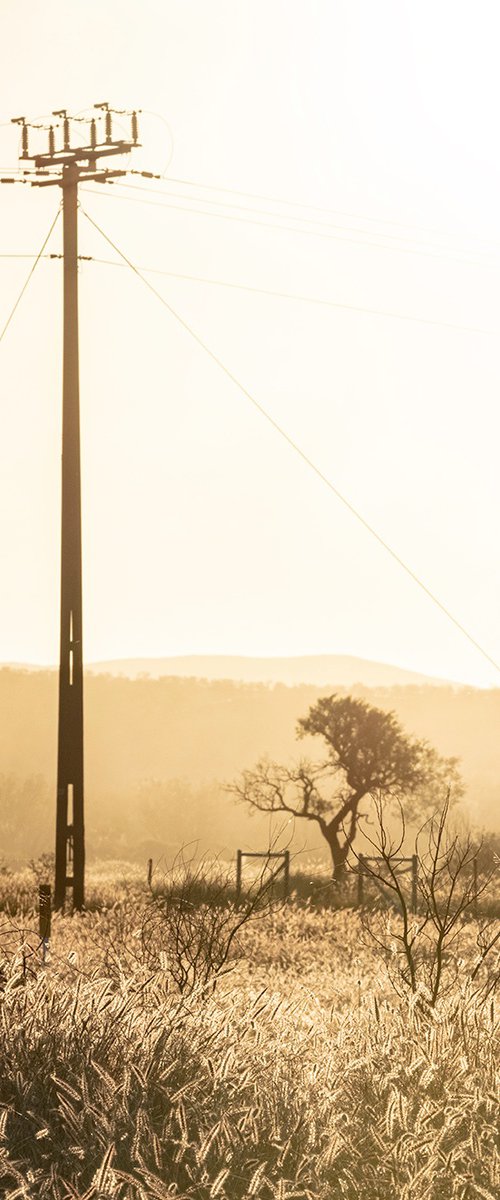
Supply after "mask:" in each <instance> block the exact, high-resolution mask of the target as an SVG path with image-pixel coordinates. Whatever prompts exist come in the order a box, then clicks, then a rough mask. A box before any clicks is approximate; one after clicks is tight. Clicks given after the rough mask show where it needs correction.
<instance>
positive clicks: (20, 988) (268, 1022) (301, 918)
mask: <svg viewBox="0 0 500 1200" xmlns="http://www.w3.org/2000/svg"><path fill="white" fill-rule="evenodd" d="M2 889H3V891H2V894H1V896H0V902H1V903H2V905H3V907H4V908H5V904H6V902H10V913H11V914H12V915H9V912H4V913H3V914H2V916H1V919H0V950H1V958H2V960H3V964H2V982H1V988H2V990H1V1001H0V1019H1V1023H2V1033H1V1039H0V1194H1V1195H2V1197H5V1200H14V1198H16V1200H17V1198H18V1197H19V1198H21V1197H27V1198H30V1200H38V1198H43V1197H51V1198H52V1197H53V1198H54V1200H69V1198H70V1197H71V1198H72V1200H77V1198H78V1200H84V1198H85V1200H91V1198H92V1200H100V1198H104V1197H112V1198H114V1200H160V1198H161V1200H164V1198H165V1200H166V1198H167V1197H177V1198H181V1197H190V1198H191V1197H193V1198H194V1197H197V1198H198V1200H209V1198H211V1197H214V1198H215V1197H220V1198H221V1200H232V1198H235V1200H239V1198H241V1200H243V1198H246V1197H255V1198H257V1200H274V1198H276V1200H292V1198H296V1200H302V1198H304V1200H306V1198H308V1200H337V1198H338V1200H341V1198H346V1197H347V1198H349V1200H448V1198H449V1200H455V1198H456V1200H475V1198H476V1197H478V1198H479V1197H483V1198H484V1197H486V1198H488V1200H498V1196H499V1195H500V1157H499V1150H500V1147H499V1140H498V1061H499V1055H498V1049H499V1046H498V1041H499V1038H498V1033H499V1025H498V1019H497V1015H496V1009H495V1001H494V993H493V991H492V990H491V989H490V990H487V992H485V991H484V989H483V990H482V991H481V990H480V989H479V987H476V986H475V984H472V983H471V981H470V974H471V972H470V964H471V963H472V961H473V958H474V954H475V952H476V934H477V927H476V923H475V922H474V921H472V920H471V921H469V922H468V923H467V924H466V925H464V928H463V930H462V936H461V940H460V953H461V955H462V956H463V957H462V958H461V959H460V961H459V962H457V961H455V963H454V967H455V969H454V971H453V972H452V975H451V983H450V986H449V988H448V990H447V991H446V992H445V994H443V997H442V999H441V1000H440V1001H439V1002H438V1004H437V1005H436V1006H435V1007H434V1008H433V1009H430V1008H429V1006H428V1005H426V1003H425V997H423V996H419V995H418V994H416V995H413V996H409V997H408V996H406V995H405V994H402V995H398V994H397V993H396V991H395V990H394V987H393V985H392V984H391V982H390V978H389V975H388V972H387V967H386V963H385V961H384V958H383V956H381V954H380V952H379V951H378V950H377V948H376V947H375V946H374V944H373V943H372V942H371V941H370V939H369V938H368V936H367V934H366V931H365V930H364V929H363V923H362V921H361V920H360V917H359V915H358V914H356V913H355V912H354V911H352V910H350V909H338V910H335V909H323V908H321V907H319V906H318V905H317V904H316V905H311V904H309V905H304V904H303V903H301V902H298V901H297V900H295V901H294V900H293V899H292V900H291V901H290V902H289V903H288V905H287V906H286V907H285V906H280V905H278V904H273V905H272V906H271V908H270V909H268V910H267V911H265V912H262V913H259V914H258V915H257V916H256V918H255V920H253V921H251V922H249V923H248V924H247V925H245V926H244V927H243V928H242V930H241V931H240V933H239V934H238V936H237V937H236V939H235V942H234V943H233V944H232V947H231V953H230V959H229V962H228V963H227V964H226V966H227V967H228V968H229V969H228V970H227V973H222V974H221V977H220V978H219V980H218V982H217V983H216V986H214V979H213V978H211V979H210V980H209V981H208V984H207V982H206V981H205V982H202V981H200V978H197V979H195V980H192V979H191V980H190V981H188V983H187V985H186V986H185V987H184V988H183V990H181V989H180V987H179V984H178V981H177V982H176V980H175V977H174V974H173V972H172V955H174V953H175V948H173V944H172V940H171V937H170V935H168V930H167V928H166V925H164V924H163V923H162V918H161V914H160V917H158V909H155V914H156V915H155V920H154V923H153V925H151V898H150V897H148V894H147V891H146V889H145V888H144V886H143V883H142V881H141V880H140V878H139V875H138V873H136V874H134V872H133V871H131V870H130V869H128V870H127V872H125V870H124V869H123V870H120V867H119V865H118V864H117V865H116V867H115V869H114V874H113V875H112V874H111V873H110V870H109V867H108V868H106V871H105V872H101V873H99V871H98V870H97V869H96V870H94V872H93V873H92V875H91V878H90V881H89V908H90V911H89V912H87V913H86V914H84V915H81V916H76V917H73V918H69V917H66V918H61V917H55V918H54V919H53V927H52V938H51V948H50V955H49V958H48V960H47V963H46V965H45V966H44V965H43V964H42V962H41V953H40V948H39V941H38V937H37V929H36V925H37V922H36V918H35V915H34V913H30V912H29V898H30V896H32V894H33V874H32V873H31V875H30V873H29V872H28V873H25V874H24V876H21V877H13V876H11V877H4V879H3V881H2ZM23 909H24V913H23ZM196 920H198V916H197V917H196ZM380 920H381V922H383V923H384V929H387V922H388V920H389V918H388V916H387V914H385V915H383V916H381V918H380ZM148 922H149V923H148ZM196 928H197V929H199V926H196ZM403 992H404V989H403Z"/></svg>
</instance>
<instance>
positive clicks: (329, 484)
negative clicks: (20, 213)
mask: <svg viewBox="0 0 500 1200" xmlns="http://www.w3.org/2000/svg"><path fill="white" fill-rule="evenodd" d="M82 213H83V215H84V216H85V218H86V220H87V221H88V222H89V223H90V225H92V226H93V228H94V229H96V230H97V232H98V233H99V234H100V235H101V237H103V238H104V240H105V241H106V242H107V243H108V245H109V246H111V247H112V249H113V250H114V251H115V253H116V254H119V255H120V257H121V258H122V259H123V261H124V262H125V263H126V264H127V266H128V267H130V270H131V271H132V272H133V273H134V275H136V276H137V277H138V279H140V280H141V281H142V283H143V284H144V285H145V287H147V288H148V289H149V291H150V292H152V294H153V295H154V296H156V299H157V300H159V301H160V304H162V305H163V307H164V308H166V309H167V311H168V312H169V313H170V314H171V316H173V317H174V318H175V320H176V321H177V322H178V324H179V325H181V326H182V328H183V329H184V330H186V332H187V333H188V334H189V335H190V336H191V337H192V338H193V340H194V341H195V342H196V343H197V344H198V345H199V346H200V347H201V349H202V350H204V351H205V353H206V354H207V355H208V357H209V358H210V359H211V360H212V362H214V363H215V364H216V365H217V366H218V367H219V368H220V370H221V371H223V373H224V374H225V375H226V376H227V378H228V379H229V380H230V381H231V383H233V384H234V385H235V387H236V388H238V390H239V391H240V392H241V393H242V395H243V396H244V397H245V398H246V399H247V400H248V401H249V403H250V404H251V405H252V406H253V407H254V409H256V410H257V412H259V413H260V415H261V416H263V417H264V418H265V420H266V421H267V422H268V423H269V424H270V425H271V426H272V428H273V429H274V430H275V431H276V432H277V433H278V434H279V435H280V437H281V438H283V439H284V441H285V442H286V443H287V444H288V445H289V446H290V447H291V449H292V450H293V451H294V452H295V453H296V454H297V455H298V457H299V458H300V459H301V460H302V461H303V462H304V463H305V464H306V466H308V467H309V469H310V470H311V471H312V472H313V473H314V474H315V475H316V476H317V478H318V479H320V481H321V482H322V483H323V484H325V486H326V487H327V488H328V489H329V491H330V492H332V493H333V495H334V496H336V498H337V499H338V500H340V501H341V503H342V504H343V505H344V506H345V508H347V509H348V511H349V512H350V513H351V515H352V516H354V517H355V518H356V520H357V521H358V522H359V523H360V524H361V525H362V526H363V527H364V529H366V530H367V532H368V533H369V534H370V535H371V536H372V537H373V538H374V539H375V540H376V541H377V542H378V543H379V545H380V546H382V548H383V549H384V550H385V551H386V552H387V553H388V554H389V555H390V556H391V558H392V559H393V560H394V561H395V562H396V563H397V564H398V566H399V567H401V569H402V570H403V571H404V572H405V573H406V575H408V577H409V578H410V579H411V580H413V582H414V583H415V584H417V586H418V587H419V588H420V590H421V591H422V592H424V594H425V595H426V596H427V597H428V599H430V600H431V601H432V603H433V604H434V605H435V606H436V607H437V608H438V609H439V610H440V611H441V613H443V614H444V616H445V617H446V618H447V620H448V621H450V622H451V623H452V624H453V625H454V626H455V628H456V629H458V630H459V632H460V633H461V634H462V635H463V636H464V637H465V638H466V639H467V641H468V642H469V643H470V644H471V645H472V646H473V647H474V648H475V649H476V650H477V651H478V653H479V654H481V655H482V657H483V658H484V659H486V661H487V662H488V663H489V664H490V666H492V667H494V669H495V671H497V672H498V673H499V674H500V664H499V663H498V662H496V661H495V659H494V658H493V657H492V655H491V654H489V653H488V651H487V650H485V649H484V647H483V646H482V645H481V643H480V642H478V641H477V639H476V638H475V637H474V636H473V634H471V633H470V632H469V630H468V629H467V628H466V627H465V626H464V625H463V624H462V622H461V621H459V620H458V619H457V617H455V616H454V615H453V613H452V612H451V611H450V609H448V608H447V607H446V605H444V604H443V603H442V601H441V600H439V598H438V597H437V596H436V595H435V593H434V592H433V591H431V589H430V588H429V587H427V584H425V583H424V582H423V580H422V579H421V578H420V576H419V575H417V573H416V572H415V571H413V570H412V568H411V567H410V566H409V565H408V563H406V562H405V560H404V559H403V558H401V556H400V555H399V554H398V553H397V551H396V550H394V549H393V547H392V546H391V545H390V544H389V543H388V542H387V541H386V540H385V538H383V537H382V536H381V534H379V533H378V532H377V530H376V529H375V528H374V526H373V525H371V524H370V522H369V521H367V520H366V518H365V517H364V516H363V515H362V513H361V512H360V511H359V509H357V508H356V507H355V506H354V505H353V504H352V503H351V501H350V500H348V499H347V497H346V496H345V495H344V494H343V493H342V492H341V491H340V489H339V488H337V486H336V485H335V484H334V483H333V481H332V480H331V479H330V478H329V477H328V476H327V475H325V473H324V472H323V471H322V470H321V469H320V467H318V466H317V464H316V463H315V462H314V461H313V459H311V458H310V457H309V455H308V454H306V453H305V451H304V450H302V449H301V447H300V446H299V444H298V443H297V442H296V441H295V440H294V439H293V438H292V437H291V436H290V434H288V433H287V432H286V430H285V429H284V428H283V426H281V425H280V424H279V423H278V421H276V420H275V418H274V417H273V416H271V414H270V413H269V412H268V411H267V409H265V408H264V406H263V405H262V404H261V403H260V401H258V400H257V399H256V397H255V396H254V395H253V394H252V393H251V392H250V391H249V390H248V388H246V387H245V385H244V384H243V383H242V382H241V380H239V379H238V378H237V376H236V375H234V374H233V372H232V371H231V370H230V369H229V367H227V366H226V364H225V363H224V362H223V361H222V359H220V358H219V356H218V355H217V354H216V353H215V352H214V351H213V350H211V349H210V347H209V346H208V345H207V343H206V342H205V341H203V338H201V337H200V335H199V334H198V333H196V331H195V330H194V329H193V328H192V326H191V325H189V323H188V322H187V321H186V320H185V319H184V317H181V316H180V314H179V313H178V312H177V311H176V309H175V308H174V307H173V306H172V305H171V304H170V303H169V302H168V300H166V299H165V297H164V296H162V295H161V292H158V291H157V289H156V288H155V287H154V285H153V284H152V283H151V282H150V280H149V279H146V277H145V276H144V275H143V274H142V273H141V271H140V270H139V268H138V267H136V266H135V265H134V263H133V262H132V261H131V260H130V259H129V258H128V257H127V255H126V254H125V253H124V251H123V250H121V249H120V247H119V246H117V244H116V242H114V241H113V239H112V238H110V237H109V235H108V234H107V233H105V231H104V230H103V229H102V228H101V226H100V225H98V223H97V221H94V219H93V217H91V216H90V214H89V213H88V212H86V210H85V209H82Z"/></svg>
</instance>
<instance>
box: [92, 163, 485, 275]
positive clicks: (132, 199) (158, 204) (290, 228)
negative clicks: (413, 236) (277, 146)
mask: <svg viewBox="0 0 500 1200" xmlns="http://www.w3.org/2000/svg"><path fill="white" fill-rule="evenodd" d="M111 182H112V181H110V183H111ZM110 183H109V184H108V185H107V186H106V187H103V188H102V190H101V189H100V188H99V187H82V191H84V192H86V193H87V195H93V196H107V197H108V198H109V197H111V198H112V199H114V200H122V201H126V202H127V203H129V204H145V205H147V206H148V207H149V208H168V209H170V210H172V211H176V212H181V213H191V214H193V213H194V214H196V215H197V216H203V217H211V218H212V219H214V218H215V219H217V220H221V221H233V222H234V221H235V222H237V223H239V224H245V225H253V226H256V227H257V228H258V229H277V230H279V231H280V232H284V233H295V234H300V236H302V237H316V238H321V239H323V240H327V241H334V242H343V243H350V244H351V245H356V246H371V247H375V248H376V249H378V250H392V251H393V252H395V253H399V254H412V255H417V256H418V257H423V258H436V259H439V260H443V259H452V260H454V261H457V262H462V263H469V264H470V263H471V262H472V263H477V262H478V260H477V258H476V259H473V258H471V257H466V255H465V254H464V255H462V256H461V257H460V256H458V255H457V254H454V253H450V252H448V251H447V250H446V249H443V251H442V252H441V253H439V252H437V251H434V250H425V249H421V248H419V247H416V246H402V245H392V244H389V245H388V244H387V243H386V242H382V241H374V240H373V239H372V238H365V237H359V238H356V237H351V236H348V237H346V236H344V235H342V234H340V233H328V232H326V230H325V231H324V230H322V229H309V228H305V227H304V228H301V227H297V226H296V225H287V224H284V223H283V222H282V221H281V220H280V219H277V220H276V221H273V222H271V221H259V220H257V219H256V218H253V217H246V216H243V217H240V216H236V215H235V214H234V213H225V212H216V211H207V210H206V209H202V208H192V207H191V206H190V205H188V204H173V203H170V202H167V201H165V200H162V201H156V200H147V199H146V198H145V197H139V196H129V195H121V194H120V193H119V192H117V191H116V186H118V187H119V186H123V185H120V184H118V185H115V186H114V187H113V191H108V186H110ZM174 199H175V197H174ZM199 203H200V204H203V200H200V201H199ZM360 232H361V233H362V232H363V231H360ZM381 236H383V235H381ZM479 263H480V265H489V264H487V263H484V260H479Z"/></svg>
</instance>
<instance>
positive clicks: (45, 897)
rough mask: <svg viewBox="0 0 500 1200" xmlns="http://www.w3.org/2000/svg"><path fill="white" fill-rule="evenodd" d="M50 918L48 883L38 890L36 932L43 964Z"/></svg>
mask: <svg viewBox="0 0 500 1200" xmlns="http://www.w3.org/2000/svg"><path fill="white" fill-rule="evenodd" d="M51 917H52V905H51V888H50V883H41V884H40V885H39V888H38V930H39V934H40V941H41V943H42V959H43V962H45V959H46V956H47V947H48V943H49V940H50V929H51Z"/></svg>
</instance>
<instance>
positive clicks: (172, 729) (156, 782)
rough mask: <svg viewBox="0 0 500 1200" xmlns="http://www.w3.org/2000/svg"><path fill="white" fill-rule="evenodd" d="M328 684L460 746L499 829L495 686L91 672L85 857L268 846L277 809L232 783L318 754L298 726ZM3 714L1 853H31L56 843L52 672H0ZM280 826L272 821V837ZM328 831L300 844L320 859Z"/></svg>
mask: <svg viewBox="0 0 500 1200" xmlns="http://www.w3.org/2000/svg"><path fill="white" fill-rule="evenodd" d="M387 670H389V668H387ZM332 691H337V692H338V693H339V694H348V693H350V694H353V695H355V696H359V697H362V698H364V699H366V700H368V701H369V702H370V703H371V704H375V705H377V706H378V707H380V708H382V709H384V710H394V712H395V713H396V714H397V716H398V717H399V719H400V720H401V722H402V725H403V727H404V728H405V729H406V730H407V731H408V732H409V733H411V734H414V735H416V736H417V737H424V738H427V739H428V740H429V742H431V743H432V744H433V745H435V747H436V749H437V750H438V751H439V752H440V753H441V754H443V755H446V756H451V755H457V756H458V757H459V758H460V760H461V770H462V773H463V777H464V781H465V786H466V795H465V798H464V802H463V808H464V811H465V813H466V814H467V817H468V819H469V820H470V822H471V824H472V825H473V826H474V827H479V828H484V829H488V830H498V828H499V826H500V812H499V806H498V785H497V779H498V776H499V773H500V743H499V741H498V737H497V736H496V730H497V729H498V726H499V722H500V690H495V691H480V690H477V689H474V688H454V687H449V686H446V685H435V686H431V685H422V686H415V685H413V686H411V685H406V686H402V687H384V688H381V687H378V688H367V687H364V686H363V685H361V684H355V685H353V686H352V687H350V688H348V689H347V688H345V687H344V688H340V687H337V688H335V687H334V686H330V687H323V688H320V687H315V686H313V685H307V684H303V685H301V686H295V687H289V686H286V685H284V684H280V683H278V684H264V683H256V682H252V683H243V682H236V681H231V680H227V679H226V680H224V679H218V680H217V679H212V680H207V679H196V678H180V677H177V678H174V677H169V676H167V677H161V676H160V677H158V678H151V677H145V676H143V677H139V678H134V679H131V678H127V677H125V676H119V675H118V676H116V675H115V676H112V675H108V674H98V673H88V674H87V676H86V682H85V727H86V764H85V765H86V792H87V821H86V832H87V845H88V854H89V857H90V858H92V857H100V858H102V857H104V858H116V857H123V858H128V859H131V860H134V861H137V862H144V861H145V859H146V858H148V857H149V856H152V857H153V858H155V859H156V858H161V857H162V856H166V858H167V859H168V858H171V857H172V856H173V855H174V854H175V853H176V851H177V850H178V849H179V847H180V846H181V845H183V844H185V843H193V842H196V843H198V848H199V850H200V851H214V852H217V853H221V854H223V856H225V857H228V858H232V857H234V854H235V851H236V849H237V848H238V847H242V848H244V849H264V848H266V847H267V846H268V844H269V837H270V824H269V818H268V817H265V816H263V815H261V814H255V815H250V814H249V812H248V811H247V810H246V809H245V808H244V807H242V806H239V805H237V804H236V803H235V802H234V800H233V799H232V798H231V797H230V796H228V795H227V793H226V791H225V785H226V784H227V783H229V782H230V781H231V780H233V779H234V778H235V777H236V776H237V775H239V773H240V772H241V771H242V770H243V769H244V768H246V767H252V766H253V765H254V763H255V761H256V760H257V759H258V758H259V757H260V756H262V755H269V757H270V758H273V759H276V760H277V761H280V762H286V761H288V760H289V759H291V758H295V759H297V758H299V757H301V756H303V755H304V754H312V755H313V756H314V755H317V753H318V747H317V746H316V745H315V744H314V742H313V739H308V740H303V741H301V742H297V740H296V737H295V732H296V723H297V720H298V719H299V717H301V716H304V715H305V714H306V712H307V711H308V709H309V707H310V706H311V704H313V703H314V702H315V700H316V699H317V698H318V697H319V696H321V695H329V694H331V693H332ZM0 710H1V712H2V721H1V727H0V856H2V857H4V858H6V859H15V860H17V861H22V860H25V859H26V858H29V857H30V856H33V855H36V854H38V853H41V852H42V851H51V850H52V848H53V847H52V841H53V819H54V809H55V764H56V731H57V674H56V672H55V671H50V670H32V671H28V670H16V669H11V668H3V669H2V670H0ZM438 799H440V798H438ZM281 824H282V823H281V822H280V821H279V820H278V819H275V821H274V823H273V827H272V829H271V833H276V832H277V831H278V829H279V828H280V827H281ZM290 835H291V830H290V829H289V828H287V829H286V838H287V839H288V838H289V837H290ZM321 841H322V839H321V838H320V837H318V834H317V833H316V832H315V831H313V833H312V834H311V833H309V831H308V830H307V829H305V828H304V823H303V822H297V823H296V830H295V836H294V837H293V840H292V851H293V852H295V853H299V852H303V853H304V854H306V853H307V854H308V853H309V852H313V851H314V852H316V851H317V853H318V854H319V855H320V856H322V857H324V854H325V848H324V847H323V846H321V845H320V842H321ZM299 860H300V859H299Z"/></svg>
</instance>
